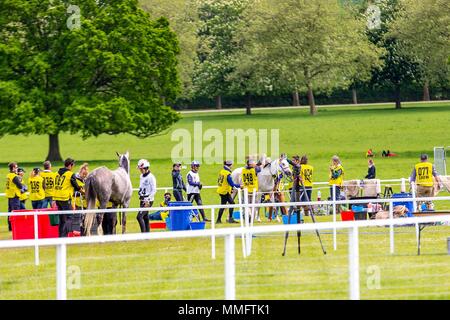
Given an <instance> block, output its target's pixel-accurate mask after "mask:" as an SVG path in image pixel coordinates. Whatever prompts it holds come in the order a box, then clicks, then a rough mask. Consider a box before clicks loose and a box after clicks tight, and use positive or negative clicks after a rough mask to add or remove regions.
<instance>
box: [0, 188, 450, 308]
mask: <svg viewBox="0 0 450 320" xmlns="http://www.w3.org/2000/svg"><path fill="white" fill-rule="evenodd" d="M369 201H370V202H371V203H389V219H387V220H365V221H342V222H337V221H336V211H334V212H333V222H322V223H305V224H288V225H276V226H254V225H253V223H249V220H248V218H247V219H245V220H247V221H246V222H245V223H242V222H241V225H240V227H235V228H220V229H217V228H215V223H214V214H215V210H216V209H220V208H224V209H227V208H240V210H241V212H242V211H243V212H244V213H245V212H247V213H248V212H252V211H254V210H255V209H256V208H261V207H269V206H270V207H281V206H285V207H289V206H305V205H321V204H327V205H332V206H333V207H334V208H335V207H336V206H337V205H340V204H362V203H367V202H369ZM405 201H414V202H416V201H450V197H434V198H404V199H400V198H398V199H371V200H367V199H366V200H342V201H310V202H308V203H305V202H289V203H271V204H267V203H248V201H244V202H243V203H242V202H241V203H239V204H234V205H214V206H207V205H204V206H192V207H170V208H168V207H154V208H128V209H105V210H85V211H84V213H100V212H122V213H123V214H127V213H130V212H136V211H156V210H168V209H170V210H174V211H176V210H186V209H187V208H189V209H197V210H198V209H205V210H211V216H212V225H211V229H206V230H191V231H176V232H151V233H142V234H124V235H112V236H93V237H78V238H53V239H38V229H37V225H38V223H37V216H38V215H42V214H74V213H78V214H79V213H80V211H53V212H51V211H50V212H31V213H30V212H27V213H0V216H11V215H15V216H23V215H34V221H35V239H32V240H4V241H0V249H2V248H24V247H34V248H35V252H36V254H35V257H38V253H37V252H38V248H39V247H41V246H56V248H57V250H56V261H57V269H56V273H57V274H56V279H57V286H56V287H57V298H58V299H66V298H67V288H66V270H67V262H66V261H67V251H66V247H67V246H68V245H80V244H94V243H99V244H100V243H101V244H103V243H113V242H127V241H145V240H155V239H179V238H197V237H210V238H211V244H212V245H211V247H212V248H211V250H212V258H213V259H215V257H216V252H215V246H216V243H215V240H216V237H224V238H225V298H226V299H230V300H232V299H235V298H236V284H235V278H236V271H235V237H236V236H239V235H241V237H242V238H243V245H244V244H245V246H246V250H243V251H244V252H243V255H244V257H246V256H248V255H249V254H250V253H251V240H250V242H248V241H249V240H248V239H251V238H252V235H254V234H262V233H276V232H289V231H316V230H319V231H321V230H333V235H335V234H336V230H338V229H344V230H345V229H347V230H348V232H349V250H348V254H349V257H348V259H349V260H348V261H349V264H348V268H349V269H348V270H349V298H350V299H359V298H360V288H359V285H360V284H359V228H362V227H375V226H389V227H390V253H391V254H393V253H394V227H395V226H401V225H415V226H416V230H418V229H419V226H420V225H421V224H425V223H436V222H446V223H448V222H450V214H449V215H441V216H429V217H413V218H400V219H394V217H393V203H394V202H405ZM245 216H247V217H248V215H247V214H245V215H244V217H245ZM241 217H242V216H241ZM243 220H244V219H242V218H241V221H243ZM253 220H254V219H253ZM244 236H247V237H246V242H244ZM417 241H418V243H419V241H420V239H419V238H418V237H417ZM333 242H334V249H335V250H336V248H337V241H336V237H335V236H334V237H333ZM248 246H250V248H249V247H248ZM36 260H37V261H36V264H38V258H36Z"/></svg>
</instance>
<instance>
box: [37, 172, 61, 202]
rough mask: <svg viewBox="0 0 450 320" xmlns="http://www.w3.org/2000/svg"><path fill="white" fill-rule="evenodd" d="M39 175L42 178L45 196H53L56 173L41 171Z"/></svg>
mask: <svg viewBox="0 0 450 320" xmlns="http://www.w3.org/2000/svg"><path fill="white" fill-rule="evenodd" d="M40 175H41V177H42V178H44V185H45V197H46V198H51V197H53V196H54V195H55V179H56V175H57V173H56V172H45V171H42V172H41V173H40Z"/></svg>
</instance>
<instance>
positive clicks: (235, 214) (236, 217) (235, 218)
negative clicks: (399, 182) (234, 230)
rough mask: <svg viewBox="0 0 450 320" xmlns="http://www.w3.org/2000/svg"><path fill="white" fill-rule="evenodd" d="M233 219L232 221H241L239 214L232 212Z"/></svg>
mask: <svg viewBox="0 0 450 320" xmlns="http://www.w3.org/2000/svg"><path fill="white" fill-rule="evenodd" d="M233 219H234V220H240V219H241V213H240V212H239V211H234V212H233Z"/></svg>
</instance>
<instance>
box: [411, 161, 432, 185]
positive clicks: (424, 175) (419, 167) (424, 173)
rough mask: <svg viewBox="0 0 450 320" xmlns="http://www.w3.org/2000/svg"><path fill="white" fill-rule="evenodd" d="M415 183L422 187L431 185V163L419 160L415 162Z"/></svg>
mask: <svg viewBox="0 0 450 320" xmlns="http://www.w3.org/2000/svg"><path fill="white" fill-rule="evenodd" d="M415 168H416V184H417V185H419V186H423V187H432V186H433V184H434V183H433V164H432V163H430V162H420V163H418V164H416V166H415Z"/></svg>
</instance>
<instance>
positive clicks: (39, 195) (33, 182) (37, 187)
mask: <svg viewBox="0 0 450 320" xmlns="http://www.w3.org/2000/svg"><path fill="white" fill-rule="evenodd" d="M28 186H29V190H30V200H31V201H39V200H44V199H45V190H44V178H42V177H41V176H36V177H34V178H29V179H28Z"/></svg>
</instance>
